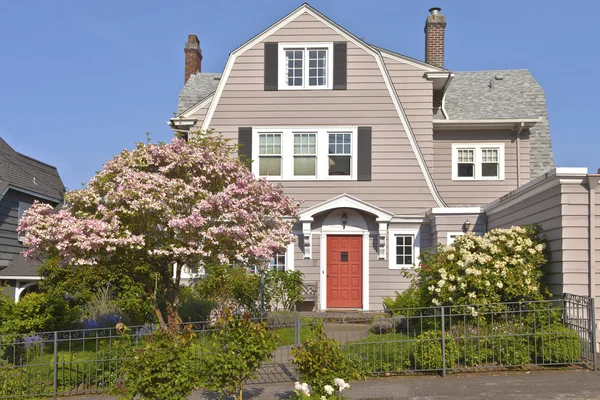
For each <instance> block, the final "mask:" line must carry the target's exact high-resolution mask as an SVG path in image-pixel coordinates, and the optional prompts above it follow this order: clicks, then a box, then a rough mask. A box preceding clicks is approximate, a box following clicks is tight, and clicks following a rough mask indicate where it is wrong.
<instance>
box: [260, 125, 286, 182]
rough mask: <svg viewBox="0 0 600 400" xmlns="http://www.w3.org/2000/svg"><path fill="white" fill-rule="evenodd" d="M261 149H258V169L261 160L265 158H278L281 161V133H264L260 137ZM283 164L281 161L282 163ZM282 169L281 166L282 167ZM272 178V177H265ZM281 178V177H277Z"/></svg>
mask: <svg viewBox="0 0 600 400" xmlns="http://www.w3.org/2000/svg"><path fill="white" fill-rule="evenodd" d="M258 140H259V147H258V149H259V150H258V154H259V160H258V164H259V165H258V167H259V168H260V162H261V159H264V158H278V159H280V160H281V132H276V133H262V134H260V135H259V136H258ZM280 162H281V161H280ZM280 169H281V165H280ZM264 176H270V175H264ZM276 176H280V175H276Z"/></svg>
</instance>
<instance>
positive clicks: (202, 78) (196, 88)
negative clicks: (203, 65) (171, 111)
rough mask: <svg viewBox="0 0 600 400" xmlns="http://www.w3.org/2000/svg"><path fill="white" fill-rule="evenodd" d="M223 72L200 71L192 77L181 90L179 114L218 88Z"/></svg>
mask: <svg viewBox="0 0 600 400" xmlns="http://www.w3.org/2000/svg"><path fill="white" fill-rule="evenodd" d="M220 79H221V74H215V73H207V72H198V73H196V74H194V75H190V78H189V79H188V81H187V82H186V83H185V85H184V86H183V89H181V92H179V102H178V103H177V114H181V113H182V112H184V111H185V110H187V109H188V108H190V107H192V106H193V105H195V104H196V103H198V102H199V101H200V100H202V99H204V98H205V97H206V96H208V95H210V94H211V93H213V92H214V91H215V90H217V85H218V84H219V80H220Z"/></svg>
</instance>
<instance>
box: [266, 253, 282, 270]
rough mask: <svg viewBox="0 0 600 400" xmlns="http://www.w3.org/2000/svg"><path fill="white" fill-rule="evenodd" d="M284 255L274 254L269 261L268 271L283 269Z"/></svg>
mask: <svg viewBox="0 0 600 400" xmlns="http://www.w3.org/2000/svg"><path fill="white" fill-rule="evenodd" d="M285 255H286V254H285V253H283V254H275V255H274V256H273V258H272V259H271V262H270V263H269V271H285V265H286V264H285Z"/></svg>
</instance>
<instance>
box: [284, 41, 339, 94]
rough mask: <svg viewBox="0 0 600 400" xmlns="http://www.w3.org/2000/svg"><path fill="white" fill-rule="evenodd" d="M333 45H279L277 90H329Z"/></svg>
mask: <svg viewBox="0 0 600 400" xmlns="http://www.w3.org/2000/svg"><path fill="white" fill-rule="evenodd" d="M332 55H333V43H279V65H280V68H279V89H331V88H332V86H333V85H332V81H333V79H332V77H331V74H332V70H333V57H332Z"/></svg>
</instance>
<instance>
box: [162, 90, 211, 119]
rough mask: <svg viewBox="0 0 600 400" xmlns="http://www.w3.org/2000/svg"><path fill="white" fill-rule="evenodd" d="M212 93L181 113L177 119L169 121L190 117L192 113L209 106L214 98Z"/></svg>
mask: <svg viewBox="0 0 600 400" xmlns="http://www.w3.org/2000/svg"><path fill="white" fill-rule="evenodd" d="M214 95H215V94H214V93H212V94H210V95H208V96H206V97H205V98H204V99H202V100H200V101H199V102H198V103H196V104H195V105H193V106H191V107H190V108H188V109H187V110H185V111H184V112H182V113H181V114H180V115H179V117H176V118H171V121H174V120H177V119H179V118H189V117H190V116H191V115H194V113H196V112H198V111H199V110H201V109H203V108H204V107H206V106H208V105H210V103H211V102H212V99H213V97H214Z"/></svg>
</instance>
